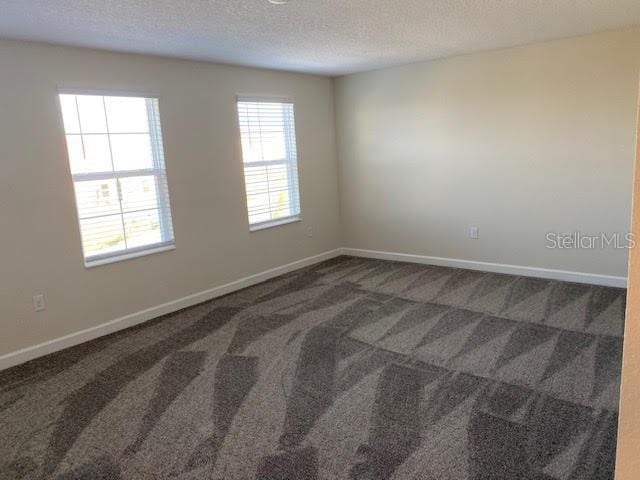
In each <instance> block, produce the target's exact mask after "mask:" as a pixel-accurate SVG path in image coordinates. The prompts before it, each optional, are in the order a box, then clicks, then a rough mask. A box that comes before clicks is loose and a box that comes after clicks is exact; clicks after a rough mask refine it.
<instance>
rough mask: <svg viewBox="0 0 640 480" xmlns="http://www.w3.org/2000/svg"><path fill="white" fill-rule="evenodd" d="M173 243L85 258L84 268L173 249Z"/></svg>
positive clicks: (174, 247)
mask: <svg viewBox="0 0 640 480" xmlns="http://www.w3.org/2000/svg"><path fill="white" fill-rule="evenodd" d="M175 249H176V246H175V245H174V244H170V245H162V246H159V247H149V248H145V249H143V250H138V251H135V252H128V253H123V254H122V255H114V256H113V257H106V258H97V259H95V260H85V262H84V266H85V268H93V267H99V266H100V265H108V264H109V263H116V262H123V261H125V260H131V259H133V258H138V257H146V256H147V255H153V254H154V253H160V252H167V251H169V250H175Z"/></svg>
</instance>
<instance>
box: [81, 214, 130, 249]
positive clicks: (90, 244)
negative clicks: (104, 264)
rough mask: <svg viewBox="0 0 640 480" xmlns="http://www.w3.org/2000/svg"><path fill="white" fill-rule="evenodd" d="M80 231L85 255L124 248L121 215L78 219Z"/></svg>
mask: <svg viewBox="0 0 640 480" xmlns="http://www.w3.org/2000/svg"><path fill="white" fill-rule="evenodd" d="M80 231H81V233H82V245H83V248H84V255H85V257H90V256H92V255H97V254H104V253H111V252H116V251H119V250H124V248H125V242H124V230H123V228H122V216H121V215H111V216H108V217H98V218H92V219H89V220H80Z"/></svg>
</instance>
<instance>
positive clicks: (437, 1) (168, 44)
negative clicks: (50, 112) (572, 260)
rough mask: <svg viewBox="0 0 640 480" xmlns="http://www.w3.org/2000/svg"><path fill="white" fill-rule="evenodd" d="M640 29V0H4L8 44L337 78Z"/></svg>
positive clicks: (1, 9) (2, 20) (1, 24)
mask: <svg viewBox="0 0 640 480" xmlns="http://www.w3.org/2000/svg"><path fill="white" fill-rule="evenodd" d="M638 24H640V0H291V1H290V3H289V4H287V5H282V6H276V5H272V4H270V3H269V2H268V1H267V0H0V37H3V38H17V39H25V40H39V41H46V42H51V43H62V44H68V45H77V46H85V47H95V48H102V49H108V50H118V51H127V52H139V53H150V54H159V55H167V56H174V57H181V58H190V59H198V60H209V61H217V62H225V63H235V64H242V65H253V66H259V67H269V68H277V69H285V70H296V71H302V72H312V73H320V74H326V75H339V74H345V73H352V72H358V71H363V70H370V69H375V68H380V67H385V66H389V65H396V64H401V63H408V62H414V61H418V60H426V59H433V58H439V57H446V56H451V55H457V54H462V53H468V52H473V51H477V50H486V49H492V48H501V47H508V46H514V45H521V44H526V43H531V42H535V41H541V40H550V39H554V38H561V37H569V36H574V35H580V34H585V33H591V32H595V31H599V30H607V29H612V28H618V27H623V26H629V25H638ZM0 69H1V59H0Z"/></svg>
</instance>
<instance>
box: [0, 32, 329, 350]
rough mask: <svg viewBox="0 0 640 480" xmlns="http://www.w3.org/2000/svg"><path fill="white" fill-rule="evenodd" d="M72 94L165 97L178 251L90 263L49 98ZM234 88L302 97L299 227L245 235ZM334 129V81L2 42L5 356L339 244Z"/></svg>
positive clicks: (0, 341)
mask: <svg viewBox="0 0 640 480" xmlns="http://www.w3.org/2000/svg"><path fill="white" fill-rule="evenodd" d="M73 86H77V87H84V88H93V89H108V90H122V91H135V92H137V91H141V92H146V93H150V94H155V95H159V96H160V97H161V98H160V111H161V118H162V127H163V134H164V144H165V154H166V164H167V174H168V180H169V190H170V195H171V204H172V212H173V221H174V228H175V238H176V247H177V248H176V250H175V251H171V252H165V253H159V254H156V255H150V256H147V257H143V258H138V259H134V260H130V261H126V262H120V263H114V264H110V265H107V266H101V267H96V268H92V269H85V268H84V266H83V258H82V249H81V244H80V235H79V231H78V225H77V219H76V210H75V203H74V195H73V186H72V182H71V178H70V173H69V167H68V162H67V158H66V149H65V141H64V131H63V126H62V120H61V116H60V111H59V106H58V99H57V88H58V87H73ZM239 93H240V94H257V95H263V94H264V95H277V96H280V97H290V98H293V99H294V100H295V102H296V111H295V113H296V129H297V140H298V157H299V171H300V192H301V203H302V217H303V219H304V221H303V222H302V223H296V224H290V225H286V226H281V227H277V228H272V229H269V230H263V231H259V232H255V233H249V231H248V225H247V215H246V210H245V200H244V187H243V179H242V163H241V151H240V143H239V133H238V131H237V121H236V111H235V97H236V95H237V94H239ZM334 132H335V128H334V111H333V91H332V83H331V80H330V79H328V78H322V77H316V76H310V75H301V74H290V73H283V72H273V71H266V70H255V69H248V68H238V67H231V66H220V65H212V64H205V63H196V62H187V61H178V60H169V59H162V58H152V57H144V56H133V55H121V54H111V53H104V52H95V51H90V50H80V49H71V48H58V47H51V46H45V45H38V44H29V43H20V42H9V41H0V238H1V242H2V244H1V245H2V248H0V321H1V330H0V355H2V354H5V353H8V352H11V351H15V350H18V349H20V348H23V347H27V346H30V345H34V344H37V343H40V342H43V341H46V340H50V339H53V338H57V337H60V336H62V335H66V334H69V333H72V332H76V331H78V330H81V329H84V328H88V327H91V326H95V325H99V324H101V323H104V322H106V321H109V320H112V319H115V318H117V317H120V316H122V315H126V314H130V313H133V312H136V311H139V310H141V309H145V308H148V307H152V306H156V305H158V304H161V303H163V302H168V301H171V300H174V299H178V298H180V297H183V296H185V295H188V294H191V293H194V292H199V291H202V290H206V289H209V288H211V287H214V286H218V285H221V284H225V283H227V282H230V281H233V280H236V279H239V278H241V277H244V276H247V275H250V274H253V273H257V272H260V271H264V270H266V269H269V268H273V267H276V266H280V265H283V264H286V263H289V262H292V261H295V260H298V259H301V258H305V257H308V256H311V255H314V254H318V253H321V252H325V251H328V250H331V249H334V248H337V247H339V246H340V243H341V237H340V223H339V217H338V213H339V212H338V200H337V180H336V174H337V172H336V171H337V165H336V154H335V139H334ZM307 226H311V227H313V237H312V238H308V237H307V236H305V234H304V233H305V229H306V228H307ZM36 292H44V293H45V294H46V296H47V301H48V309H47V310H46V311H45V312H41V313H38V314H36V313H34V311H33V307H32V303H31V302H32V295H33V294H34V293H36Z"/></svg>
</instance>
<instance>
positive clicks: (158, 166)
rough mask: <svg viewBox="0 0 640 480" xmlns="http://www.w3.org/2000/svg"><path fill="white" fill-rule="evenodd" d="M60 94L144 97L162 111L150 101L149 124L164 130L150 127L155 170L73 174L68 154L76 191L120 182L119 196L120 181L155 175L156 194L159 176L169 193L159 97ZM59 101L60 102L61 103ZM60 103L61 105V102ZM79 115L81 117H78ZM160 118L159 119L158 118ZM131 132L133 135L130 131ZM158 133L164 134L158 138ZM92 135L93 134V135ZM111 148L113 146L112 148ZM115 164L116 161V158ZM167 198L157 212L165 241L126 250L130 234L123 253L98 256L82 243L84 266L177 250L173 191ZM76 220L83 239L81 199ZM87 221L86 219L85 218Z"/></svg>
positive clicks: (122, 94)
mask: <svg viewBox="0 0 640 480" xmlns="http://www.w3.org/2000/svg"><path fill="white" fill-rule="evenodd" d="M60 95H90V96H101V97H132V98H142V99H145V100H155V101H156V104H157V105H158V107H157V108H158V110H156V108H154V107H153V106H152V105H150V104H149V102H147V116H148V119H149V122H150V123H151V121H152V120H151V119H153V121H154V122H157V125H158V129H159V130H160V132H158V131H157V130H156V129H154V128H151V126H150V127H149V135H150V137H151V148H152V158H153V167H151V168H144V169H135V170H118V171H115V170H114V171H110V172H109V171H106V172H85V173H73V172H72V171H71V162H70V158H69V152H68V151H67V162H68V165H69V172H70V174H71V179H72V181H73V185H74V190H75V185H76V182H83V181H95V180H107V179H108V180H116V185H118V193H119V194H120V182H118V180H119V179H121V178H128V177H136V176H153V177H154V179H155V181H156V195H157V196H159V195H160V185H159V183H158V177H159V176H164V177H165V183H166V184H167V185H166V188H167V190H168V179H167V171H166V165H165V162H164V141H163V136H162V130H161V128H162V127H161V120H160V115H159V102H160V96H158V95H149V94H145V93H141V92H123V91H114V90H94V89H84V88H58V98H59V96H60ZM58 102H59V100H58ZM103 102H104V98H103ZM58 104H59V103H58ZM78 115H79V114H78ZM156 117H157V118H156ZM60 118H61V119H62V112H61V115H60ZM79 129H80V133H79V134H80V135H86V134H83V133H82V123H81V122H80V123H79ZM63 132H64V135H65V139H66V137H67V135H69V134H68V133H67V132H66V129H65V128H64V126H63ZM127 133H129V132H127ZM158 133H159V134H160V135H158ZM106 134H107V135H110V132H109V131H108V124H107V132H106ZM89 135H90V134H89ZM158 137H160V138H158ZM158 147H160V148H162V152H160V151H159V150H158ZM65 148H66V140H65ZM110 148H111V147H110ZM112 162H113V159H112ZM166 195H167V201H166V202H164V201H162V200H160V199H159V198H158V201H157V208H156V209H157V210H158V217H159V221H160V232H161V234H160V236H161V238H162V241H160V242H155V243H152V244H148V245H142V246H139V247H132V248H127V247H126V235H125V237H124V239H125V249H123V250H118V251H115V252H108V253H102V254H100V253H99V254H95V255H87V254H86V253H85V252H84V242H82V249H83V259H84V266H85V267H86V268H91V267H96V266H100V265H106V264H110V263H115V262H121V261H124V260H129V259H133V258H138V257H143V256H146V255H152V254H155V253H160V252H166V251H170V250H175V248H176V247H175V233H174V230H173V225H167V223H166V222H167V220H169V221H170V222H172V221H173V220H172V219H173V215H172V212H171V202H170V199H169V198H168V195H169V192H168V191H167V192H166ZM144 210H148V209H143V210H139V211H144ZM127 213H136V211H132V212H127ZM120 215H121V216H122V212H121V213H120ZM100 216H101V215H98V216H96V217H100ZM76 218H77V221H78V233H79V235H80V238H81V239H82V227H81V219H80V214H79V209H78V205H77V200H76ZM83 220H86V219H83Z"/></svg>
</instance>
